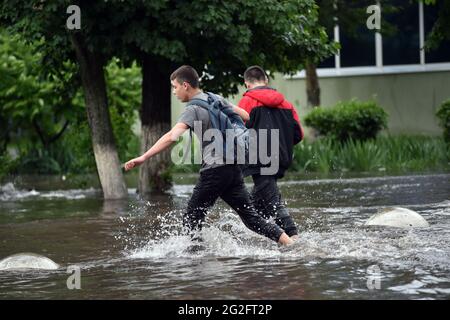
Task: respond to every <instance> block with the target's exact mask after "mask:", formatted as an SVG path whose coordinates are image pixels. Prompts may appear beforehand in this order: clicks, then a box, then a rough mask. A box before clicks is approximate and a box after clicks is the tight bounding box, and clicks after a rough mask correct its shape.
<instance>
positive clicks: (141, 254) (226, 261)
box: [0, 174, 450, 299]
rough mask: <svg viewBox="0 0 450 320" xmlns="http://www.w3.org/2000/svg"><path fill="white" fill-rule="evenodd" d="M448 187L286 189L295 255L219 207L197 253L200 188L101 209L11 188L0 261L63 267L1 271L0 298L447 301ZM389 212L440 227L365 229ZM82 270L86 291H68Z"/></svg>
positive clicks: (317, 183)
mask: <svg viewBox="0 0 450 320" xmlns="http://www.w3.org/2000/svg"><path fill="white" fill-rule="evenodd" d="M187 180H188V179H187ZM190 181H192V179H190ZM449 181H450V175H445V174H442V175H427V176H405V177H377V178H355V179H328V180H323V179H322V180H303V181H285V182H282V183H280V187H281V191H282V193H283V195H284V197H285V199H286V201H287V203H288V206H289V209H290V212H291V214H292V216H293V218H294V220H295V222H296V223H297V225H298V227H299V230H300V231H301V233H300V239H299V241H298V242H297V243H296V244H295V245H293V246H291V247H289V248H280V247H279V246H278V245H277V244H275V243H273V242H271V241H269V240H267V239H265V238H263V237H261V236H259V235H256V234H254V233H252V232H251V231H249V230H248V229H246V228H245V227H244V226H243V224H242V222H241V221H240V220H239V218H238V217H237V216H236V215H235V214H234V213H233V212H232V211H231V210H229V209H228V207H227V206H226V205H225V204H224V203H222V202H221V201H219V202H218V203H217V205H216V206H215V207H214V208H213V210H212V211H211V213H210V214H209V215H208V217H207V225H206V227H205V228H204V230H203V232H202V233H203V235H202V236H203V238H204V239H205V244H206V246H205V250H203V251H200V252H196V253H189V252H188V251H187V250H186V248H187V247H188V246H189V244H190V240H189V239H188V238H186V237H185V236H183V235H182V234H181V233H180V229H181V225H180V217H181V215H182V212H183V208H184V207H185V206H186V203H187V201H188V199H189V197H190V194H191V192H192V188H193V185H192V184H187V185H186V184H176V185H175V186H174V187H173V188H172V189H171V190H170V192H169V193H168V194H166V195H159V196H157V195H151V196H150V197H148V198H147V199H140V198H139V197H138V196H137V195H136V194H135V192H134V190H133V189H130V190H129V199H128V200H122V201H103V200H102V199H101V193H100V192H99V190H98V189H64V188H55V189H57V190H51V189H49V188H48V187H46V188H39V187H35V189H33V187H31V188H26V187H24V186H23V185H20V186H19V184H11V183H10V184H4V185H2V186H0V243H1V246H0V258H4V257H6V256H8V255H10V254H15V253H18V252H34V253H37V254H42V255H45V256H47V257H49V258H51V259H52V260H54V261H55V262H57V263H59V264H60V265H62V266H63V267H62V268H61V269H60V270H56V271H45V272H44V271H32V272H23V271H15V272H0V298H4V299H5V298H45V299H61V298H67V299H87V298H124V299H142V298H144V299H236V298H239V299H263V298H264V299H324V298H325V299H329V298H338V299H390V298H395V299H398V298H408V299H410V298H412V299H449V298H450V184H449ZM391 206H402V207H406V208H409V209H411V210H414V211H416V212H418V213H420V214H421V215H422V216H423V217H424V218H425V219H426V220H427V221H428V222H429V223H430V227H429V228H422V229H411V230H400V229H394V228H381V227H370V228H369V227H364V226H363V224H364V222H365V221H366V220H367V219H368V218H369V217H370V216H371V215H372V214H374V213H376V212H377V211H379V210H382V209H385V208H386V207H391ZM73 265H76V266H79V267H80V268H81V287H82V289H81V290H69V289H67V286H66V280H67V278H68V276H69V274H68V273H66V269H67V267H68V266H73ZM371 270H377V272H376V273H375V274H374V273H373V272H372V271H371ZM373 280H374V281H376V283H377V284H378V286H375V287H373V286H372V287H371V286H370V284H371V283H372V282H371V281H373ZM373 283H375V282H373ZM369 288H371V289H369Z"/></svg>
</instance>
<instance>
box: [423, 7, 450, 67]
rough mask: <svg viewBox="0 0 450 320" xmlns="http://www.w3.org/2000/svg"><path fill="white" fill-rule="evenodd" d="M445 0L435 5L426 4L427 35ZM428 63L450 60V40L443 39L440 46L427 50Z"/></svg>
mask: <svg viewBox="0 0 450 320" xmlns="http://www.w3.org/2000/svg"><path fill="white" fill-rule="evenodd" d="M442 4H443V1H441V2H438V4H436V5H434V6H426V5H424V20H425V37H426V36H427V35H428V34H429V33H430V32H431V29H432V28H433V25H434V22H435V21H436V20H437V18H438V12H439V7H440V6H441V5H442ZM425 61H426V63H433V62H450V41H445V40H444V41H442V42H441V44H440V46H439V47H438V48H436V49H434V50H432V51H425Z"/></svg>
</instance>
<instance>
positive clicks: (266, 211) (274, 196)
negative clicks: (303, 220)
mask: <svg viewBox="0 0 450 320" xmlns="http://www.w3.org/2000/svg"><path fill="white" fill-rule="evenodd" d="M252 178H253V182H254V184H255V186H254V188H253V190H252V194H251V198H252V201H253V204H254V206H255V208H256V210H257V211H258V213H259V214H261V215H262V217H264V218H265V219H268V218H269V217H273V218H274V219H275V223H276V224H277V225H278V226H279V227H280V228H282V229H283V230H284V231H285V232H286V234H287V235H288V236H290V237H291V236H293V235H297V234H298V231H297V227H296V226H295V224H294V221H293V220H292V217H291V216H290V215H289V212H288V210H287V209H286V207H285V206H284V204H283V202H282V200H281V193H280V190H279V189H278V185H277V178H276V177H275V176H263V175H259V174H256V175H252Z"/></svg>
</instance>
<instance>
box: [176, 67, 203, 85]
mask: <svg viewBox="0 0 450 320" xmlns="http://www.w3.org/2000/svg"><path fill="white" fill-rule="evenodd" d="M175 79H176V80H177V81H178V82H179V83H183V82H187V83H189V84H190V85H191V87H192V88H198V87H199V86H200V80H199V76H198V73H197V71H196V70H195V69H194V68H192V67H191V66H188V65H184V66H181V67H179V68H178V69H177V70H175V71H174V72H173V73H172V74H171V75H170V80H171V81H172V80H175Z"/></svg>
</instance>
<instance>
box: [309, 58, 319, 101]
mask: <svg viewBox="0 0 450 320" xmlns="http://www.w3.org/2000/svg"><path fill="white" fill-rule="evenodd" d="M316 68H317V67H316V65H315V64H313V63H310V62H307V63H306V95H307V97H308V107H319V106H320V86H319V78H318V76H317V70H316Z"/></svg>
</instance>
